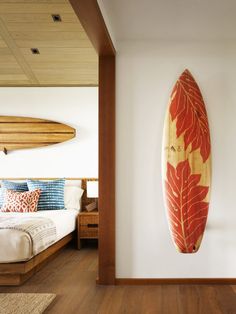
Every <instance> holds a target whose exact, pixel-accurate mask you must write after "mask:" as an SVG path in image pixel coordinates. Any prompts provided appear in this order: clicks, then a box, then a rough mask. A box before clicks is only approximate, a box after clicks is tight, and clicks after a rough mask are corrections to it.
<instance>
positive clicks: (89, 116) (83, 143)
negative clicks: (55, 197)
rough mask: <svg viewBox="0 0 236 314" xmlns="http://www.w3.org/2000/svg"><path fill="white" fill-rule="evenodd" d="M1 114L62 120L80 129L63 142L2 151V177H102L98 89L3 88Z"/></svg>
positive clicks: (1, 92) (0, 171)
mask: <svg viewBox="0 0 236 314" xmlns="http://www.w3.org/2000/svg"><path fill="white" fill-rule="evenodd" d="M0 114H1V115H12V116H26V117H36V118H43V119H49V120H53V121H58V122H61V123H65V124H68V125H70V126H72V127H74V128H75V129H76V132H77V135H76V137H75V138H74V139H72V140H70V141H67V142H64V143H61V144H57V145H51V146H48V147H42V148H37V149H27V150H17V151H12V152H9V154H8V155H4V154H3V153H0V177H97V176H98V89H97V88H90V87H88V88H81V87H71V88H70V87H69V88H68V87H63V88H61V87H60V88H59V87H47V88H43V87H38V88H34V87H28V88H27V87H26V88H22V87H20V88H17V87H16V88H11V87H8V88H0Z"/></svg>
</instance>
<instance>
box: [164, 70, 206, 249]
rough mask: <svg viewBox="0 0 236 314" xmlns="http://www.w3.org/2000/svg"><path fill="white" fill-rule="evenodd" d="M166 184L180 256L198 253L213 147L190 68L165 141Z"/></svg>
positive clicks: (177, 92)
mask: <svg viewBox="0 0 236 314" xmlns="http://www.w3.org/2000/svg"><path fill="white" fill-rule="evenodd" d="M162 165H163V167H162V170H163V186H164V197H165V202H166V210H167V217H168V222H169V227H170V231H171V235H172V239H173V242H174V244H175V246H176V248H177V250H178V251H179V252H181V253H195V252H197V251H198V249H199V247H200V245H201V241H202V237H203V234H204V230H205V226H206V222H207V216H208V208H209V197H210V195H209V194H210V184H211V143H210V131H209V124H208V118H207V112H206V108H205V104H204V101H203V97H202V94H201V91H200V89H199V87H198V85H197V83H196V81H195V80H194V78H193V76H192V75H191V73H190V72H189V71H188V70H185V71H184V72H183V73H182V74H181V76H180V77H179V79H178V80H177V82H176V84H175V86H174V89H173V91H172V93H171V97H170V103H169V106H168V109H167V114H166V119H165V125H164V138H163V163H162Z"/></svg>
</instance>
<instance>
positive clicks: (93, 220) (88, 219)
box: [79, 215, 98, 226]
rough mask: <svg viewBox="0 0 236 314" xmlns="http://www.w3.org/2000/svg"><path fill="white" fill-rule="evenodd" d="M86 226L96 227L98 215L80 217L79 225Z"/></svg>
mask: <svg viewBox="0 0 236 314" xmlns="http://www.w3.org/2000/svg"><path fill="white" fill-rule="evenodd" d="M88 224H97V225H98V215H80V218H79V225H80V226H87V225H88Z"/></svg>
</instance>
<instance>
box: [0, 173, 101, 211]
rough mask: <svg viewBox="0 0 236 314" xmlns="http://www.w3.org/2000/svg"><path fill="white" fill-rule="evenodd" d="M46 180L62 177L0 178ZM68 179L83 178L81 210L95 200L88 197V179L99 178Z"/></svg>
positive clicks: (95, 179) (96, 179)
mask: <svg viewBox="0 0 236 314" xmlns="http://www.w3.org/2000/svg"><path fill="white" fill-rule="evenodd" d="M27 179H32V180H45V181H51V180H58V179H60V178H29V177H28V178H0V181H1V180H9V181H18V180H19V181H22V180H27ZM65 179H66V180H71V181H73V180H81V188H82V189H83V190H84V193H83V196H82V200H81V210H85V206H86V205H88V204H89V203H91V202H93V201H94V199H93V198H89V197H87V182H88V181H98V178H65Z"/></svg>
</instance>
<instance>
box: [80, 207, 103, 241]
mask: <svg viewBox="0 0 236 314" xmlns="http://www.w3.org/2000/svg"><path fill="white" fill-rule="evenodd" d="M98 228H99V217H98V214H97V213H96V214H89V215H86V214H80V215H79V237H80V238H81V239H97V238H98Z"/></svg>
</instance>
